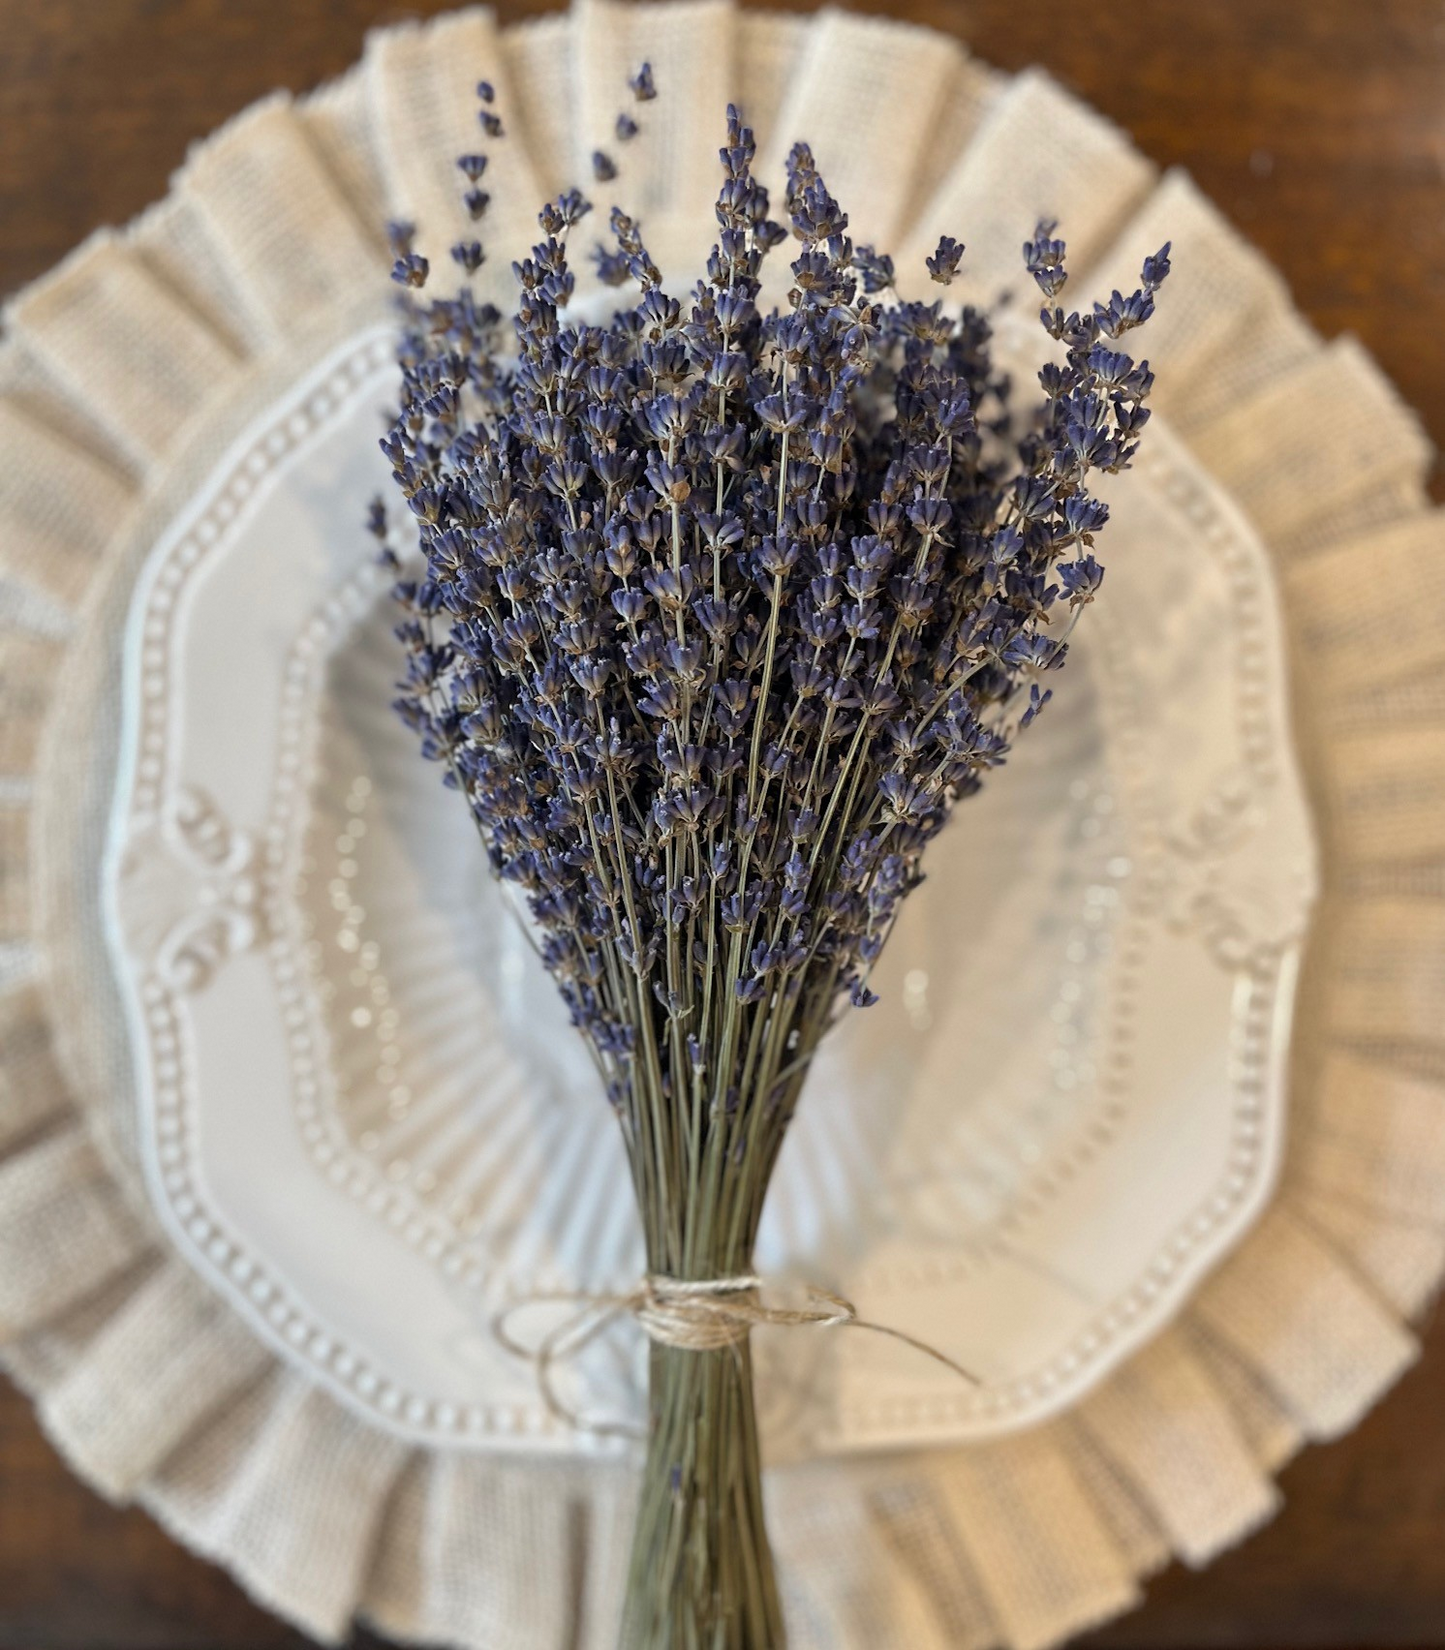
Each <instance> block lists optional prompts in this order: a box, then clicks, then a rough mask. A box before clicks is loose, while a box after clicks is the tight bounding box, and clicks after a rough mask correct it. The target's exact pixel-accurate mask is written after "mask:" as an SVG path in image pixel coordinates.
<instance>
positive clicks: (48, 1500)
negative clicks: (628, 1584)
mask: <svg viewBox="0 0 1445 1650" xmlns="http://www.w3.org/2000/svg"><path fill="white" fill-rule="evenodd" d="M414 9H416V10H421V11H432V10H440V9H442V7H441V6H440V5H436V4H432V3H430V0H428V3H425V4H422V5H419V6H417V7H416V8H414ZM539 9H542V8H541V7H540V6H536V5H533V4H531V3H530V0H520V3H518V0H501V4H499V6H498V10H499V11H500V12H501V13H502V14H503V15H504V17H506V18H511V17H512V16H516V15H520V14H522V13H524V12H526V11H531V10H539ZM872 9H882V10H888V11H892V12H894V13H896V14H897V15H899V16H905V17H910V18H913V19H915V20H917V21H919V22H925V23H929V24H931V25H933V26H934V27H936V28H940V29H943V30H946V31H949V32H952V33H956V34H957V35H959V36H960V37H961V38H963V39H964V40H966V41H967V42H968V43H969V44H970V45H971V46H972V47H973V48H974V50H975V51H977V52H978V53H979V54H980V55H981V56H983V57H985V58H987V59H989V60H991V61H992V62H994V63H997V64H999V65H1001V66H1002V67H1004V68H1008V69H1017V68H1021V67H1023V66H1024V65H1025V64H1027V63H1030V62H1035V61H1036V62H1041V63H1043V64H1044V65H1045V66H1046V67H1047V68H1048V69H1049V70H1051V71H1052V72H1053V73H1054V74H1055V75H1056V76H1058V77H1059V78H1060V79H1061V80H1063V81H1064V82H1065V84H1067V85H1069V86H1071V87H1073V88H1074V89H1075V90H1076V91H1078V92H1079V93H1080V94H1081V95H1082V96H1084V97H1085V98H1086V99H1087V100H1088V101H1089V102H1090V103H1092V104H1093V105H1095V107H1097V108H1099V109H1101V110H1103V111H1104V112H1105V113H1106V114H1108V115H1110V116H1111V117H1112V118H1113V119H1114V120H1116V121H1117V122H1119V123H1120V124H1121V125H1122V126H1124V127H1125V128H1126V129H1127V130H1128V131H1129V132H1130V133H1131V134H1132V135H1133V137H1134V138H1135V140H1136V141H1137V142H1138V143H1139V145H1140V146H1141V147H1142V148H1143V149H1144V151H1145V152H1146V153H1148V154H1149V155H1151V156H1153V157H1154V159H1156V160H1157V161H1160V162H1162V163H1171V162H1181V163H1183V164H1185V165H1187V166H1188V167H1190V169H1191V170H1192V171H1193V173H1194V175H1195V177H1196V178H1197V179H1198V180H1199V182H1200V184H1201V185H1202V186H1203V188H1204V189H1205V190H1206V191H1207V192H1208V193H1209V194H1210V195H1211V196H1212V197H1213V198H1214V199H1215V200H1216V201H1217V202H1218V203H1219V204H1220V205H1221V206H1222V207H1223V208H1224V210H1225V211H1226V212H1227V213H1228V214H1229V216H1230V217H1232V218H1233V219H1234V221H1235V222H1236V223H1238V224H1239V225H1240V226H1241V227H1242V228H1243V229H1244V230H1245V231H1246V232H1247V233H1248V234H1249V235H1250V236H1251V237H1252V238H1253V239H1254V240H1255V241H1257V242H1258V244H1259V245H1260V246H1261V247H1262V248H1263V249H1264V251H1265V252H1266V253H1267V254H1268V255H1269V257H1270V258H1271V259H1273V261H1274V262H1275V263H1276V264H1277V265H1278V266H1279V267H1280V268H1281V269H1282V270H1283V271H1284V273H1285V275H1286V276H1287V278H1288V280H1289V282H1290V284H1291V286H1292V287H1293V289H1294V292H1295V295H1296V297H1297V299H1298V301H1299V303H1300V305H1301V306H1302V308H1303V309H1304V310H1305V312H1306V313H1307V314H1308V315H1309V317H1310V318H1311V319H1312V320H1313V321H1314V322H1315V324H1316V325H1317V326H1318V327H1319V328H1320V329H1321V330H1322V331H1323V332H1324V333H1325V334H1326V335H1333V334H1335V333H1337V332H1340V331H1344V330H1351V331H1353V332H1355V333H1357V334H1358V335H1359V336H1360V337H1361V338H1362V339H1363V340H1364V342H1365V343H1366V344H1367V345H1368V347H1369V348H1370V349H1371V350H1372V351H1373V352H1374V354H1375V355H1376V356H1377V358H1378V359H1379V360H1380V361H1381V362H1382V363H1383V365H1384V367H1385V369H1386V371H1388V372H1389V373H1390V374H1391V376H1392V377H1393V378H1394V379H1395V381H1396V383H1398V384H1399V385H1400V387H1401V389H1402V390H1403V391H1404V393H1405V395H1406V396H1407V397H1408V398H1409V399H1410V400H1411V401H1412V402H1413V403H1414V404H1415V405H1416V406H1417V407H1418V408H1419V409H1420V411H1421V413H1422V414H1423V415H1424V418H1425V422H1426V425H1427V426H1428V428H1429V430H1430V433H1431V434H1432V436H1433V437H1434V439H1435V440H1436V442H1437V443H1442V444H1445V304H1442V301H1441V300H1442V283H1445V274H1442V272H1445V7H1442V6H1441V5H1438V4H1435V3H1433V0H1147V3H1141V0H1116V3H1114V4H1109V3H1107V0H1103V3H1099V0H1095V3H1094V4H1088V5H1085V4H1082V3H1074V0H878V4H876V5H875V6H874V7H873V8H872ZM398 15H400V14H399V12H398V11H397V10H396V9H394V8H392V7H389V6H387V5H386V4H384V3H383V0H0V292H8V291H11V290H13V289H14V288H15V287H17V286H19V285H21V284H22V283H23V282H25V281H27V280H29V279H31V278H32V277H33V276H35V275H38V274H40V273H41V272H42V271H43V270H44V269H46V268H48V267H49V266H50V265H51V264H52V263H54V262H55V260H56V259H57V258H59V257H60V256H61V255H62V254H63V253H64V252H66V251H67V250H68V249H69V248H70V247H71V246H72V245H74V244H75V242H77V241H78V240H80V239H81V238H82V236H83V235H85V234H86V233H87V231H89V230H90V229H92V228H93V227H94V226H95V225H97V224H98V223H101V222H111V223H118V222H122V221H124V220H125V219H126V218H128V217H130V216H131V215H132V214H133V213H135V212H137V211H139V210H140V209H141V208H142V207H144V206H145V205H147V204H148V203H149V202H150V201H152V200H154V199H156V198H158V197H159V196H160V195H162V194H164V193H165V189H166V180H167V177H168V175H169V173H170V172H171V170H172V169H173V168H174V167H175V166H176V165H177V164H178V162H179V161H180V160H181V158H182V155H183V153H184V151H185V147H186V145H187V144H188V143H189V142H190V141H191V140H192V139H194V138H197V137H201V136H203V135H204V134H205V133H207V132H209V131H211V130H212V129H213V128H214V127H215V126H217V125H218V124H219V123H220V122H221V121H222V120H224V119H225V118H226V117H227V116H228V115H231V114H234V113H235V112H236V111H237V110H238V109H241V108H243V107H244V106H245V105H246V104H248V103H250V102H251V101H252V100H253V99H255V98H258V97H260V96H262V95H263V94H264V93H265V92H268V91H270V90H271V89H272V88H273V87H275V86H278V85H279V86H288V87H292V88H294V89H296V90H301V89H303V88H306V87H308V86H311V85H314V84H315V83H316V82H317V81H319V80H321V79H323V78H325V77H327V76H329V75H333V74H336V73H338V72H339V71H340V70H342V69H344V68H346V67H347V65H348V64H350V63H351V62H352V61H354V59H355V58H356V57H357V55H358V53H359V51H360V48H361V38H362V34H363V31H364V30H365V29H366V28H368V27H370V26H371V25H373V24H376V23H382V22H387V21H391V20H393V19H394V18H395V17H396V16H398ZM1283 1487H1284V1490H1285V1494H1286V1496H1287V1499H1288V1505H1287V1508H1286V1510H1285V1512H1284V1513H1283V1514H1282V1515H1281V1516H1280V1517H1279V1518H1278V1519H1277V1520H1276V1522H1275V1523H1274V1524H1273V1525H1271V1526H1270V1528H1268V1529H1267V1530H1266V1531H1264V1532H1263V1533H1262V1534H1261V1535H1260V1536H1258V1537H1257V1538H1256V1539H1254V1540H1253V1541H1251V1542H1249V1543H1247V1544H1246V1545H1245V1546H1244V1547H1243V1548H1242V1549H1240V1550H1239V1551H1237V1552H1235V1553H1233V1554H1231V1555H1229V1556H1227V1557H1225V1558H1224V1559H1222V1560H1221V1561H1220V1562H1219V1563H1217V1564H1216V1565H1214V1566H1213V1567H1212V1568H1211V1569H1210V1570H1208V1571H1206V1572H1205V1573H1204V1574H1202V1575H1193V1574H1189V1573H1186V1572H1184V1571H1182V1570H1178V1569H1176V1570H1173V1571H1171V1572H1169V1573H1168V1574H1166V1575H1164V1576H1162V1577H1161V1578H1159V1580H1158V1581H1156V1582H1155V1583H1154V1585H1153V1586H1152V1587H1151V1588H1150V1592H1149V1599H1148V1602H1147V1604H1146V1605H1145V1607H1144V1608H1143V1609H1142V1610H1141V1611H1139V1612H1138V1613H1136V1614H1135V1615H1133V1616H1131V1617H1126V1618H1124V1619H1123V1620H1121V1621H1118V1622H1116V1623H1113V1624H1111V1625H1110V1626H1108V1627H1107V1628H1105V1629H1104V1630H1103V1631H1101V1632H1100V1633H1098V1634H1097V1635H1095V1637H1094V1638H1093V1639H1092V1640H1091V1643H1093V1644H1095V1645H1097V1646H1100V1647H1102V1646H1120V1647H1123V1646H1139V1647H1142V1646H1155V1647H1164V1646H1171V1647H1183V1646H1187V1647H1191V1650H1193V1647H1201V1650H1202V1647H1205V1646H1225V1645H1228V1646H1258V1647H1264V1646H1270V1647H1281V1646H1298V1647H1305V1646H1376V1645H1379V1646H1383V1645H1441V1644H1445V1324H1442V1325H1437V1326H1436V1327H1435V1328H1434V1329H1433V1330H1432V1331H1431V1332H1429V1333H1428V1334H1427V1336H1426V1352H1425V1356H1424V1358H1423V1360H1422V1362H1421V1364H1420V1366H1419V1367H1418V1368H1417V1369H1416V1370H1415V1371H1414V1372H1413V1373H1412V1374H1411V1375H1409V1376H1408V1377H1407V1378H1406V1379H1405V1380H1404V1381H1403V1382H1402V1383H1401V1384H1400V1386H1399V1388H1398V1389H1397V1390H1396V1391H1395V1392H1394V1393H1393V1394H1392V1395H1391V1396H1390V1397H1389V1398H1387V1399H1386V1400H1385V1402H1384V1403H1382V1404H1381V1405H1380V1407H1379V1408H1378V1409H1377V1410H1376V1411H1375V1412H1374V1413H1373V1414H1372V1415H1371V1416H1370V1417H1369V1418H1368V1419H1367V1420H1366V1421H1365V1422H1364V1424H1363V1425H1362V1426H1361V1427H1360V1428H1359V1429H1358V1430H1357V1431H1356V1432H1355V1433H1354V1434H1352V1435H1351V1436H1350V1437H1349V1438H1348V1439H1346V1440H1345V1441H1344V1442H1342V1443H1339V1444H1336V1445H1333V1446H1331V1447H1329V1448H1324V1449H1316V1450H1311V1451H1309V1452H1308V1453H1307V1454H1306V1455H1305V1456H1304V1457H1303V1458H1302V1459H1301V1460H1299V1461H1298V1462H1297V1463H1296V1464H1295V1465H1294V1466H1293V1467H1291V1468H1290V1469H1289V1470H1288V1471H1287V1472H1286V1473H1285V1475H1284V1478H1283ZM305 1642H306V1641H305V1640H304V1639H302V1638H301V1637H300V1636H299V1635H297V1634H295V1633H292V1632H289V1631H288V1630H287V1629H285V1628H284V1627H282V1626H280V1625H279V1624H278V1623H277V1622H275V1621H274V1620H273V1619H272V1618H270V1617H269V1616H267V1615H264V1614H263V1613H261V1612H260V1611H258V1610H257V1609H256V1608H255V1607H254V1606H252V1605H251V1604H250V1603H248V1602H247V1600H246V1599H245V1598H243V1597H242V1595H241V1594H240V1593H239V1592H238V1591H237V1589H236V1588H235V1586H234V1585H233V1584H232V1583H231V1582H230V1581H228V1580H227V1579H226V1577H224V1576H223V1575H222V1574H221V1573H220V1572H219V1571H216V1570H213V1569H211V1568H210V1567H209V1566H207V1565H205V1564H203V1563H202V1562H201V1561H200V1560H199V1559H196V1558H193V1557H191V1556H190V1555H189V1554H187V1553H185V1552H183V1551H182V1550H181V1549H180V1548H179V1547H176V1546H174V1545H172V1543H171V1542H170V1541H169V1540H168V1539H167V1538H166V1537H165V1536H163V1535H162V1534H161V1533H160V1531H159V1530H158V1529H157V1528H156V1527H155V1526H154V1525H152V1524H151V1523H150V1522H149V1520H148V1519H146V1518H145V1517H144V1516H142V1515H141V1514H139V1513H135V1512H117V1511H115V1510H113V1509H111V1508H108V1507H106V1506H105V1505H103V1504H102V1503H101V1502H100V1501H98V1500H97V1499H96V1498H95V1497H93V1496H92V1495H90V1494H89V1493H88V1492H87V1491H86V1490H84V1489H82V1488H81V1487H80V1486H79V1485H78V1484H77V1483H76V1482H75V1480H74V1479H72V1478H71V1477H70V1475H69V1474H68V1473H67V1471H66V1470H65V1468H64V1467H63V1466H62V1465H61V1463H60V1462H59V1460H58V1459H57V1458H56V1457H55V1455H54V1454H53V1453H52V1452H51V1450H50V1449H49V1447H48V1446H47V1444H46V1443H45V1442H44V1440H43V1438H42V1437H41V1435H40V1433H39V1431H38V1429H37V1427H36V1424H35V1421H34V1419H33V1417H32V1415H31V1413H30V1410H29V1408H28V1406H27V1405H26V1404H25V1402H24V1401H23V1400H22V1399H21V1398H20V1397H18V1396H17V1395H16V1394H15V1393H13V1392H11V1391H10V1390H8V1389H6V1388H4V1387H3V1385H0V1650H22V1647H23V1650H62V1647H74V1650H230V1647H242V1646H244V1647H246V1650H271V1647H279V1646H300V1645H303V1644H304V1643H305ZM375 1642H376V1641H374V1640H368V1639H365V1638H363V1639H359V1640H358V1641H357V1643H358V1644H359V1645H360V1644H367V1643H370V1644H374V1643H375Z"/></svg>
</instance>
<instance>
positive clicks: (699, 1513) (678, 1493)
mask: <svg viewBox="0 0 1445 1650" xmlns="http://www.w3.org/2000/svg"><path fill="white" fill-rule="evenodd" d="M648 1396H649V1411H650V1431H649V1440H648V1449H647V1463H646V1467H645V1469H644V1472H643V1481H642V1496H641V1501H640V1503H639V1506H638V1512H637V1525H636V1530H635V1533H634V1536H633V1545H632V1558H631V1563H630V1565H629V1569H628V1579H627V1601H626V1606H625V1610H624V1614H623V1626H622V1640H621V1644H622V1650H782V1646H783V1645H784V1642H785V1639H784V1632H783V1619H782V1611H781V1608H780V1606H779V1603H778V1589H777V1582H776V1579H775V1577H774V1574H773V1560H772V1553H771V1551H770V1549H769V1546H768V1535H767V1529H766V1526H765V1524H764V1519H763V1497H762V1477H761V1470H760V1460H759V1454H758V1431H757V1417H756V1410H755V1407H754V1401H753V1369H752V1357H751V1354H750V1351H749V1348H748V1343H747V1342H746V1341H745V1340H744V1341H740V1342H738V1343H737V1344H736V1345H734V1346H732V1347H729V1348H726V1349H724V1350H722V1351H716V1352H693V1351H687V1350H684V1349H682V1348H679V1347H672V1346H659V1345H654V1346H653V1348H652V1354H651V1367H650V1371H649V1381H648Z"/></svg>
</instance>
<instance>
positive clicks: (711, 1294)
mask: <svg viewBox="0 0 1445 1650" xmlns="http://www.w3.org/2000/svg"><path fill="white" fill-rule="evenodd" d="M763 1287H764V1282H763V1279H762V1278H760V1277H757V1276H756V1275H754V1274H752V1273H747V1274H744V1275H742V1276H739V1277H733V1278H704V1279H701V1280H695V1281H689V1280H685V1279H682V1278H668V1277H662V1276H660V1275H658V1274H656V1273H649V1274H648V1275H647V1276H645V1277H644V1278H642V1279H641V1281H640V1282H639V1283H638V1284H637V1285H636V1287H635V1288H633V1289H630V1290H628V1291H627V1292H626V1293H625V1294H606V1293H596V1294H592V1293H588V1292H586V1291H576V1292H571V1291H559V1292H557V1293H545V1292H542V1293H537V1294H532V1295H528V1296H527V1297H526V1299H524V1300H519V1301H515V1302H513V1303H512V1305H510V1306H507V1307H504V1308H503V1309H502V1311H500V1312H498V1313H497V1314H496V1316H495V1317H494V1318H493V1320H492V1330H493V1333H494V1334H495V1335H496V1337H497V1339H498V1340H499V1341H500V1342H501V1343H502V1345H503V1346H504V1347H506V1349H507V1350H508V1351H509V1352H511V1353H513V1354H514V1355H515V1356H516V1357H519V1358H522V1359H524V1360H525V1361H526V1362H528V1363H530V1364H532V1365H533V1366H534V1368H535V1369H536V1372H537V1389H538V1391H539V1392H540V1393H541V1394H542V1401H543V1402H544V1403H545V1404H546V1406H547V1410H548V1413H549V1414H551V1415H552V1416H553V1417H554V1418H555V1419H556V1420H559V1421H562V1422H564V1423H565V1424H566V1425H567V1426H570V1427H573V1428H575V1429H576V1430H578V1431H580V1432H592V1433H597V1434H601V1435H604V1436H610V1437H621V1438H638V1437H645V1436H646V1434H645V1433H643V1432H642V1431H641V1430H640V1429H639V1428H637V1427H633V1426H629V1425H628V1424H627V1423H625V1422H622V1421H606V1420H587V1419H585V1418H584V1417H582V1416H581V1415H579V1414H578V1413H577V1412H576V1411H575V1410H574V1409H572V1408H571V1407H570V1406H569V1405H567V1404H565V1403H564V1402H563V1401H562V1399H561V1398H560V1397H559V1396H558V1394H557V1389H556V1387H555V1385H554V1384H553V1380H552V1372H553V1370H554V1368H555V1366H556V1365H557V1364H558V1363H560V1362H565V1361H566V1360H567V1359H569V1358H574V1357H576V1356H577V1354H578V1353H579V1352H581V1351H582V1349H583V1348H584V1347H586V1346H587V1345H588V1344H589V1343H590V1342H592V1341H594V1340H595V1339H596V1338H597V1337H598V1336H599V1335H600V1334H602V1332H603V1331H604V1330H605V1329H607V1328H608V1326H609V1325H611V1324H613V1323H615V1322H616V1321H617V1320H618V1319H619V1318H623V1317H630V1318H632V1319H634V1320H635V1321H636V1322H637V1323H638V1324H639V1325H640V1326H641V1328H642V1330H643V1332H644V1333H645V1334H646V1335H647V1337H648V1339H649V1340H653V1341H656V1342H657V1343H658V1344H659V1345H661V1346H675V1347H679V1348H681V1349H682V1350H683V1351H686V1352H725V1351H728V1350H730V1349H731V1350H732V1351H734V1353H736V1349H737V1347H738V1346H739V1345H741V1343H742V1342H743V1341H745V1340H746V1339H747V1337H748V1335H749V1333H750V1332H751V1331H752V1330H754V1329H759V1328H762V1327H764V1326H768V1327H775V1328H784V1329H802V1328H812V1329H838V1328H842V1329H867V1330H870V1331H871V1332H872V1333H873V1334H875V1335H887V1336H888V1337H889V1338H890V1339H891V1340H895V1341H901V1342H902V1343H903V1344H904V1345H905V1346H911V1347H913V1348H914V1350H915V1351H918V1352H922V1353H923V1354H924V1355H925V1356H927V1357H929V1358H932V1359H933V1360H934V1361H935V1362H936V1363H940V1364H943V1365H944V1366H945V1367H946V1368H948V1369H951V1370H952V1371H953V1372H954V1374H955V1375H958V1376H960V1377H961V1378H962V1379H963V1380H965V1381H967V1382H968V1383H969V1384H970V1385H971V1386H977V1385H978V1377H977V1376H976V1375H973V1374H971V1373H970V1372H969V1371H968V1370H966V1369H965V1368H964V1367H963V1366H962V1365H961V1364H957V1363H955V1362H954V1361H953V1359H952V1358H950V1357H949V1356H948V1355H947V1353H944V1352H940V1351H939V1350H938V1348H937V1347H936V1346H929V1344H928V1343H927V1342H926V1341H920V1340H917V1339H916V1338H915V1337H914V1336H912V1335H910V1334H908V1333H907V1332H906V1331H905V1330H902V1329H894V1328H892V1327H890V1326H889V1325H888V1324H883V1323H873V1322H871V1321H870V1320H868V1319H866V1318H860V1317H859V1316H858V1308H857V1307H856V1306H854V1304H853V1303H852V1301H850V1300H848V1299H847V1298H846V1297H844V1296H843V1295H839V1294H835V1293H834V1292H833V1290H831V1289H825V1288H824V1287H823V1286H822V1285H821V1284H817V1283H806V1284H803V1285H801V1290H802V1295H803V1301H802V1303H801V1304H800V1305H797V1306H769V1305H767V1303H766V1302H765V1301H764V1300H763V1298H762V1294H761V1291H762V1289H763ZM547 1302H553V1303H561V1302H566V1303H570V1304H572V1305H575V1306H576V1307H577V1310H576V1311H575V1312H574V1313H573V1314H572V1315H571V1316H570V1317H569V1318H567V1319H566V1320H565V1321H564V1322H562V1323H561V1324H559V1325H558V1326H557V1327H556V1328H555V1329H553V1330H551V1331H550V1332H549V1333H548V1334H547V1335H546V1336H545V1337H544V1339H543V1340H542V1341H541V1343H540V1344H539V1345H538V1346H536V1347H529V1346H524V1345H522V1343H521V1342H520V1341H518V1340H516V1339H515V1338H514V1337H513V1336H512V1335H511V1334H510V1333H509V1331H508V1327H507V1326H508V1324H509V1322H510V1320H511V1319H512V1318H513V1317H514V1316H515V1315H516V1314H517V1313H518V1312H521V1311H524V1310H525V1309H526V1308H528V1307H531V1306H538V1305H542V1304H543V1303H547Z"/></svg>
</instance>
